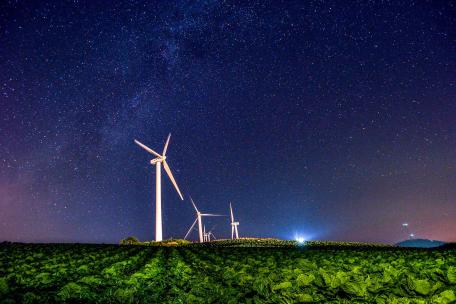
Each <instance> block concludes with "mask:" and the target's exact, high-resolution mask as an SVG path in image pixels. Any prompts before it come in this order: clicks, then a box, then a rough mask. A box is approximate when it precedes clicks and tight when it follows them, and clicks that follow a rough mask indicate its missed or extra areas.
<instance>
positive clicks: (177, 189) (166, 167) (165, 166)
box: [163, 160, 184, 200]
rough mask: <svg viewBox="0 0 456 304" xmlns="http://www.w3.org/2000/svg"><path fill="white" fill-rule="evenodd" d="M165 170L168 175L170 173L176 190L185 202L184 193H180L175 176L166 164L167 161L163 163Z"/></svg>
mask: <svg viewBox="0 0 456 304" xmlns="http://www.w3.org/2000/svg"><path fill="white" fill-rule="evenodd" d="M163 168H165V171H166V173H168V176H169V179H170V180H171V182H172V183H173V185H174V188H176V191H177V193H178V194H179V196H180V198H181V200H184V197H183V196H182V193H181V192H180V190H179V187H178V186H177V183H176V180H175V179H174V176H173V174H172V173H171V169H170V168H169V166H168V163H167V162H166V160H165V161H163Z"/></svg>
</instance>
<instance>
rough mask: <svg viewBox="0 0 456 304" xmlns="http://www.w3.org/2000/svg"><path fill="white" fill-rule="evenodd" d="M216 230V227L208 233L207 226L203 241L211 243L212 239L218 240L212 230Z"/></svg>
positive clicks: (204, 230)
mask: <svg viewBox="0 0 456 304" xmlns="http://www.w3.org/2000/svg"><path fill="white" fill-rule="evenodd" d="M214 228H215V225H214V226H213V227H212V228H211V230H209V231H208V232H206V226H203V239H204V241H205V242H210V241H211V238H214V239H217V238H216V237H215V235H214V234H213V233H212V230H214Z"/></svg>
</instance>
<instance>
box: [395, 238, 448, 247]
mask: <svg viewBox="0 0 456 304" xmlns="http://www.w3.org/2000/svg"><path fill="white" fill-rule="evenodd" d="M442 245H445V242H442V241H435V240H427V239H412V240H405V241H402V242H399V243H397V244H396V246H399V247H415V248H434V247H440V246H442Z"/></svg>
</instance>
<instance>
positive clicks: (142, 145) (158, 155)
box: [135, 139, 162, 158]
mask: <svg viewBox="0 0 456 304" xmlns="http://www.w3.org/2000/svg"><path fill="white" fill-rule="evenodd" d="M135 143H136V144H137V145H138V146H140V147H141V148H143V149H144V150H146V151H147V152H149V153H150V154H153V155H155V156H157V157H160V158H161V157H162V156H161V155H160V154H158V153H157V152H155V151H154V150H152V149H151V148H149V147H148V146H146V145H145V144H143V143H141V142H140V141H138V140H136V139H135Z"/></svg>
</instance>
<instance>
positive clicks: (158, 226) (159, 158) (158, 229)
mask: <svg viewBox="0 0 456 304" xmlns="http://www.w3.org/2000/svg"><path fill="white" fill-rule="evenodd" d="M170 138H171V133H170V134H169V135H168V138H167V139H166V143H165V147H164V148H163V153H162V155H160V154H158V153H157V152H155V151H154V150H152V149H151V148H149V147H147V146H146V145H144V144H143V143H141V142H139V141H138V140H136V139H135V143H136V144H137V145H138V146H140V147H141V148H143V149H144V150H146V151H147V152H149V153H150V154H152V155H154V156H155V158H154V159H152V160H151V161H150V164H151V165H155V172H156V176H155V241H157V242H159V241H161V240H163V226H162V211H161V165H162V164H163V168H165V171H166V173H167V174H168V177H169V179H170V180H171V182H172V183H173V185H174V188H175V189H176V191H177V193H178V194H179V197H180V198H181V200H184V197H183V196H182V193H181V192H180V190H179V187H178V186H177V183H176V180H175V179H174V176H173V174H172V173H171V169H170V168H169V165H168V163H167V162H166V150H167V149H168V144H169V139H170Z"/></svg>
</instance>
